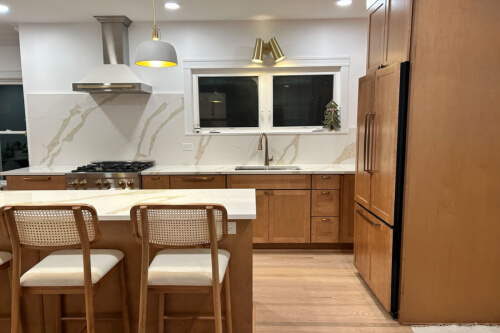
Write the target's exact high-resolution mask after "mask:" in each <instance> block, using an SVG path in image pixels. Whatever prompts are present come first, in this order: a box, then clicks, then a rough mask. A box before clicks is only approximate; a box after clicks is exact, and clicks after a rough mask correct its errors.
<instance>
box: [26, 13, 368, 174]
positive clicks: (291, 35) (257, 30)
mask: <svg viewBox="0 0 500 333" xmlns="http://www.w3.org/2000/svg"><path fill="white" fill-rule="evenodd" d="M158 25H159V27H160V28H161V31H162V39H163V40H165V41H168V42H170V43H172V44H173V45H174V46H175V48H176V50H177V54H178V58H179V66H178V67H176V68H165V69H152V68H141V67H138V66H135V65H132V68H133V70H134V71H135V72H136V73H138V74H139V75H140V76H141V77H142V78H143V79H144V80H145V81H146V82H148V83H149V84H151V85H152V86H153V90H154V94H162V95H168V94H181V95H182V94H183V93H184V91H183V89H184V88H183V71H182V69H183V67H182V61H183V60H188V59H189V60H192V59H198V60H199V59H228V60H230V59H248V58H249V57H250V56H251V54H252V50H253V45H254V43H255V38H257V37H261V38H263V39H265V40H268V39H269V38H270V37H276V38H277V39H278V41H279V43H280V45H281V48H282V49H283V51H284V53H285V54H286V56H287V57H288V58H316V57H346V56H347V57H349V58H350V64H351V65H350V70H349V110H347V112H348V119H349V122H348V127H350V128H353V127H355V126H356V109H357V81H358V78H359V77H361V76H363V75H364V74H365V66H366V31H367V21H366V20H364V19H354V20H300V21H288V20H283V21H218V22H169V23H159V24H158ZM19 33H20V46H21V61H22V69H23V82H24V91H25V94H26V95H27V102H28V103H27V108H28V109H27V113H28V119H29V120H28V134H30V126H32V125H33V126H34V124H35V123H36V122H31V120H30V117H31V114H32V111H33V112H34V111H35V110H31V109H32V108H36V107H39V108H42V109H44V110H46V112H47V113H51V112H52V111H51V110H50V108H47V107H46V106H43V105H36V104H34V103H30V100H29V96H28V95H32V94H44V95H46V94H49V95H52V97H49V100H50V99H51V98H53V99H54V101H53V102H52V103H50V104H54V105H68V104H66V103H58V101H57V100H58V99H61V98H62V97H61V95H62V94H73V95H77V96H78V95H80V94H75V93H72V91H71V84H72V83H73V82H77V81H79V80H80V79H82V78H83V77H84V76H86V75H87V74H88V73H89V72H90V71H92V70H93V69H95V68H96V67H97V66H99V65H101V64H102V45H101V32H100V25H99V23H97V22H96V23H81V24H22V25H20V27H19ZM150 35H151V23H150V22H135V23H133V24H132V25H131V26H130V29H129V40H130V55H131V59H133V58H134V51H135V49H136V47H137V45H138V44H139V43H140V42H141V41H143V40H146V39H148V38H150ZM75 98H76V99H78V98H77V97H75ZM125 100H126V99H125ZM40 101H45V102H46V103H48V102H47V99H45V98H42V99H40ZM36 111H37V113H38V115H39V110H36ZM54 112H55V113H57V114H58V115H59V116H60V117H63V118H64V116H63V114H64V112H62V113H61V110H58V111H54ZM68 112H69V111H68ZM45 116H50V115H45ZM61 121H62V120H61ZM31 132H35V131H31ZM350 132H351V134H350V135H349V138H346V137H345V136H347V134H345V135H333V136H328V135H317V136H309V137H311V138H309V139H308V140H307V141H308V142H309V143H308V145H311V146H312V145H314V146H316V147H318V146H322V145H327V144H328V145H339V146H338V147H335V151H339V150H340V151H342V150H343V148H345V147H346V146H347V145H348V144H350V143H352V141H353V140H354V135H353V131H350ZM40 135H41V134H40ZM99 135H101V136H103V141H105V140H106V138H105V135H106V134H105V133H104V132H103V133H99ZM176 135H181V136H182V137H181V138H180V140H183V142H193V143H194V144H195V145H197V144H199V143H200V142H202V141H203V137H185V136H183V135H182V133H177V134H176ZM79 139H80V140H83V141H85V139H86V138H85V137H83V136H82V137H81V138H79ZM172 139H175V141H178V140H179V138H172ZM293 139H294V136H293V135H290V136H288V137H283V138H282V139H280V140H282V141H287V140H288V141H289V142H292V140H293ZM47 140H48V138H43V137H40V136H36V137H35V136H29V141H30V144H31V146H30V147H32V149H33V147H34V146H35V145H36V144H38V143H40V142H44V141H47ZM50 140H52V137H51V138H50ZM50 140H49V141H50ZM224 140H226V141H232V140H233V138H232V137H222V136H221V137H220V138H219V139H217V140H214V143H212V144H211V145H214V149H217V145H216V143H217V142H222V141H224ZM242 140H243V139H242ZM249 140H250V138H249ZM251 140H253V138H252V139H251ZM243 141H244V140H243ZM242 145H248V141H245V143H242ZM286 146H287V145H284V147H286ZM245 147H246V146H245ZM239 148H241V147H239ZM309 148H311V147H305V148H304V149H302V150H303V151H305V150H307V149H309ZM96 149H98V148H96ZM178 150H179V151H177V149H176V150H175V154H179V156H185V155H186V154H188V153H186V152H181V151H180V149H178ZM314 151H318V153H317V155H315V156H317V158H315V157H314V155H313V156H312V157H311V156H310V155H308V156H309V159H308V160H309V163H320V162H321V161H322V160H324V156H321V154H322V153H321V150H316V149H315V150H314ZM68 154H71V152H70V151H68ZM89 154H91V153H89ZM252 154H253V151H252ZM30 156H31V152H30ZM126 157H127V156H124V158H126ZM149 157H150V158H153V159H156V160H165V159H164V157H163V156H158V155H152V156H149ZM85 158H88V160H93V159H95V157H94V156H85ZM129 158H130V156H129ZM191 158H192V156H191V157H188V158H184V157H183V158H181V160H182V161H189V160H190V159H191ZM59 160H60V161H59ZM63 160H64V161H67V160H70V157H68V156H61V157H57V158H54V159H52V161H53V163H52V164H53V165H57V164H59V165H61V163H63V162H62V161H63ZM327 160H329V161H333V160H335V156H332V157H329V158H328V159H327ZM58 161H59V162H58ZM238 161H240V160H239V159H235V160H234V161H232V162H235V163H237V162H238ZM44 163H45V162H44ZM165 163H168V164H170V163H171V164H175V158H174V159H173V160H172V161H171V160H168V161H167V162H165ZM183 163H189V162H183ZM207 163H209V164H214V163H215V162H214V161H210V162H207ZM330 163H331V162H330ZM38 164H39V162H38V161H36V160H32V165H38Z"/></svg>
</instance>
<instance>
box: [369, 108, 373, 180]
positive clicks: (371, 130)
mask: <svg viewBox="0 0 500 333" xmlns="http://www.w3.org/2000/svg"><path fill="white" fill-rule="evenodd" d="M370 119H371V120H370V143H369V154H370V155H369V157H368V161H369V164H368V173H370V174H373V168H374V162H373V150H374V141H375V138H374V135H375V134H374V133H375V113H371V114H370Z"/></svg>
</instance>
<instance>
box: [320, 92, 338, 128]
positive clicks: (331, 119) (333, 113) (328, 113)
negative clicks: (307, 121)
mask: <svg viewBox="0 0 500 333" xmlns="http://www.w3.org/2000/svg"><path fill="white" fill-rule="evenodd" d="M325 108H326V110H325V120H324V121H323V124H324V126H323V127H325V128H328V129H330V130H335V131H338V130H340V113H339V106H338V104H337V103H335V101H334V100H333V99H332V100H331V101H330V103H328V104H327V105H326V106H325Z"/></svg>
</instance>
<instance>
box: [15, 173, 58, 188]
mask: <svg viewBox="0 0 500 333" xmlns="http://www.w3.org/2000/svg"><path fill="white" fill-rule="evenodd" d="M65 189H66V177H64V176H7V190H65Z"/></svg>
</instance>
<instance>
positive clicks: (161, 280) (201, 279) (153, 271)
mask: <svg viewBox="0 0 500 333" xmlns="http://www.w3.org/2000/svg"><path fill="white" fill-rule="evenodd" d="M229 256H230V254H229V252H228V251H226V250H219V283H222V281H223V279H224V274H225V273H226V268H227V264H228V262H229ZM148 284H149V285H150V286H211V285H212V259H211V255H210V249H168V250H163V251H160V252H158V254H157V255H156V256H155V258H154V259H153V262H152V263H151V265H150V266H149V272H148Z"/></svg>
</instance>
